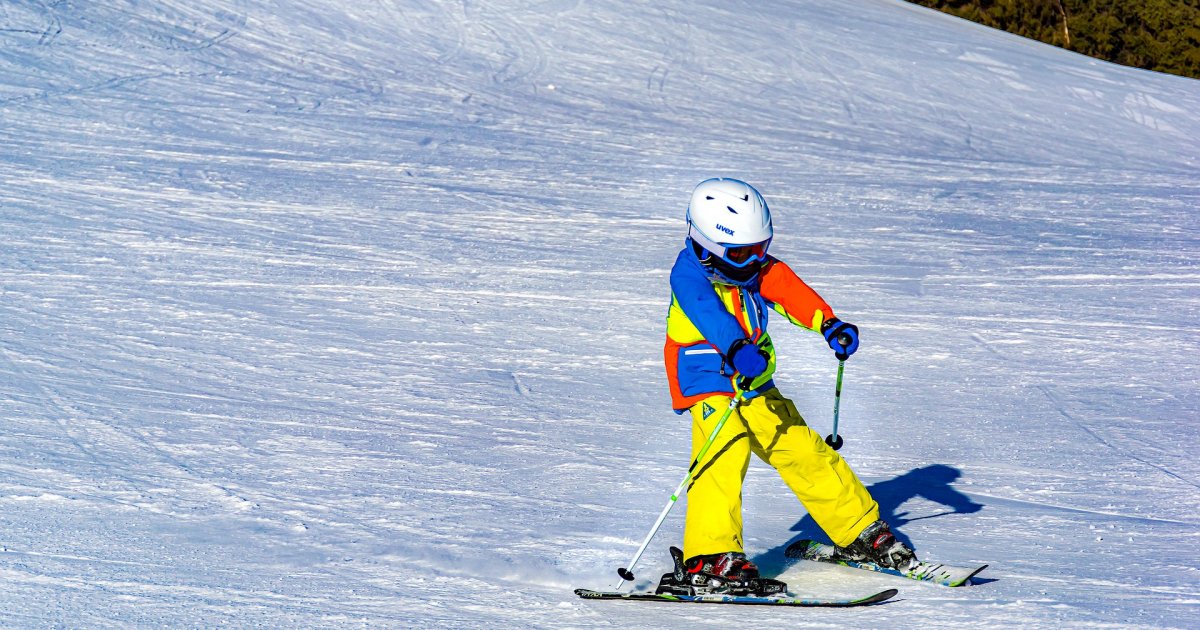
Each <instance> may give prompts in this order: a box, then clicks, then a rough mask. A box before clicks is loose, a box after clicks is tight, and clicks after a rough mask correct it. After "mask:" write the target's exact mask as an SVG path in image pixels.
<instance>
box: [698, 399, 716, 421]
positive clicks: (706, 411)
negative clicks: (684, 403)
mask: <svg viewBox="0 0 1200 630" xmlns="http://www.w3.org/2000/svg"><path fill="white" fill-rule="evenodd" d="M715 411H716V409H713V408H712V407H710V406H709V404H708V403H704V406H703V407H701V408H700V412H701V413H702V414H703V415H704V419H705V420H708V417H709V416H711V415H713V412H715Z"/></svg>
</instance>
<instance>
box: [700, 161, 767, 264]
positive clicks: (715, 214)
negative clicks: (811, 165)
mask: <svg viewBox="0 0 1200 630" xmlns="http://www.w3.org/2000/svg"><path fill="white" fill-rule="evenodd" d="M687 222H688V237H689V238H691V239H692V242H693V243H695V244H696V245H698V246H699V247H700V248H702V249H704V250H707V251H708V252H709V253H710V254H711V255H712V256H715V257H717V258H719V259H720V261H719V263H718V264H717V270H718V271H725V272H727V273H724V274H722V275H725V276H729V275H731V274H732V275H733V276H735V277H734V278H730V279H734V280H738V281H739V283H740V281H744V280H748V279H750V278H752V277H753V276H754V275H756V274H757V270H758V268H759V267H761V265H762V262H763V261H765V260H766V257H767V248H768V247H770V245H771V237H772V236H773V235H774V230H773V229H772V228H771V211H770V209H768V208H767V202H766V200H764V199H763V196H762V195H761V194H759V192H758V191H757V190H755V189H754V187H753V186H751V185H750V184H747V183H746V182H743V181H740V180H737V179H729V178H724V177H716V178H713V179H706V180H704V181H702V182H700V183H699V184H698V185H697V186H696V188H695V190H693V191H692V200H691V203H689V204H688V211H687ZM701 259H702V261H703V259H704V257H703V256H702V257H701ZM714 262H715V261H714Z"/></svg>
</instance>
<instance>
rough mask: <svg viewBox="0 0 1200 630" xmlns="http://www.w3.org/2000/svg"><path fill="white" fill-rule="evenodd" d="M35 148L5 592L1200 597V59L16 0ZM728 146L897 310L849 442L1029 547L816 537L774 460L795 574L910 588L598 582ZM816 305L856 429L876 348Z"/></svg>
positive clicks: (16, 322) (800, 238) (5, 435)
mask: <svg viewBox="0 0 1200 630" xmlns="http://www.w3.org/2000/svg"><path fill="white" fill-rule="evenodd" d="M0 142H2V144H0V146H2V147H3V149H2V153H0V156H2V159H0V234H2V237H3V241H2V245H0V584H3V588H0V614H2V619H0V625H4V626H6V627H47V626H56V625H61V626H66V627H106V626H123V627H127V626H217V625H234V626H249V625H264V626H290V627H339V626H363V625H369V626H393V627H454V628H463V627H515V626H523V627H544V628H557V627H647V628H650V627H693V626H695V625H696V624H697V623H702V624H713V625H722V626H727V625H728V624H731V623H735V622H736V623H738V624H740V625H741V626H745V627H764V628H765V627H781V626H784V625H785V624H786V625H788V626H796V625H824V626H828V625H847V626H893V625H899V624H902V623H910V622H912V620H914V619H920V620H922V621H923V622H925V623H928V624H932V625H935V626H941V627H948V626H952V625H959V626H963V625H967V624H971V625H973V626H975V625H982V626H1011V625H1027V626H1037V627H1047V626H1057V627H1093V626H1096V625H1099V624H1105V625H1109V626H1113V627H1134V626H1138V627H1144V626H1154V627H1178V628H1183V627H1196V626H1197V625H1200V552H1197V548H1198V547H1200V516H1198V515H1197V513H1196V512H1197V507H1198V506H1200V464H1198V463H1197V459H1196V455H1195V453H1196V452H1197V451H1200V430H1198V429H1197V428H1196V427H1197V420H1200V413H1198V410H1200V388H1198V387H1197V382H1198V373H1200V372H1198V369H1197V368H1198V367H1200V359H1198V357H1200V332H1198V331H1197V328H1198V326H1197V325H1198V324H1200V291H1198V289H1200V264H1198V263H1197V254H1198V252H1200V247H1198V244H1200V219H1198V218H1197V214H1196V212H1197V208H1198V207H1200V149H1198V148H1197V147H1198V146H1200V83H1198V82H1196V81H1194V80H1188V79H1182V78H1177V77H1171V76H1166V75H1160V74H1153V73H1148V72H1144V71H1139V70H1133V69H1128V68H1122V67H1117V66H1113V65H1109V64H1105V63H1102V62H1097V61H1094V60H1091V59H1087V58H1084V57H1080V56H1077V55H1074V54H1071V53H1068V52H1064V51H1062V50H1059V49H1055V48H1051V47H1048V46H1044V45H1040V44H1037V43H1034V42H1030V41H1026V40H1022V39H1019V38H1016V37H1013V36H1010V35H1007V34H1004V33H998V32H993V31H990V30H987V29H984V28H981V27H977V26H975V25H972V24H969V23H966V22H963V21H960V20H956V19H953V18H949V17H947V16H944V15H941V14H938V13H935V12H931V11H927V10H924V9H920V8H917V7H913V6H911V5H907V4H905V3H902V2H899V1H898V0H862V1H860V2H853V3H850V2H838V1H835V0H810V1H805V2H750V1H747V0H743V1H723V2H716V1H712V0H708V1H702V2H683V1H682V0H664V1H656V2H613V1H608V0H604V1H597V2H580V1H571V0H548V1H545V2H515V1H512V0H496V1H494V2H487V3H477V2H466V1H464V2H461V3H449V2H429V1H421V0H413V1H405V2H401V1H399V0H397V1H394V2H392V1H379V2H346V1H343V2H336V1H334V0H325V1H319V0H187V1H183V0H157V1H154V2H151V1H149V0H114V1H112V2H104V3H92V2H78V3H69V2H59V1H54V2H50V1H39V0H16V1H10V2H5V3H4V4H3V5H0ZM714 175H729V176H737V177H741V178H743V179H746V180H747V181H750V182H752V183H754V184H755V185H756V186H758V187H759V188H760V190H762V191H763V193H764V194H765V195H766V197H767V199H768V201H769V202H770V203H771V205H772V208H773V210H774V214H775V221H776V230H777V238H776V239H775V242H774V244H773V246H772V251H773V253H775V254H776V255H778V256H780V257H782V258H784V259H786V260H789V261H790V262H791V263H792V264H793V266H794V267H795V268H796V269H797V270H798V271H799V272H800V273H801V275H802V276H804V277H805V278H806V279H807V280H808V281H809V282H810V284H812V285H813V286H814V287H815V288H816V289H817V290H818V291H820V292H821V293H822V294H823V295H824V296H825V297H826V299H828V300H829V301H830V302H831V303H832V304H833V305H834V308H835V309H837V311H838V312H839V314H840V315H841V316H842V317H844V318H845V319H847V320H849V321H853V322H855V323H857V324H858V325H859V326H860V327H861V329H862V331H863V350H862V351H861V352H860V353H859V354H858V355H856V356H855V357H854V358H853V359H852V360H851V361H850V362H848V364H847V369H846V385H845V389H844V393H843V400H842V409H841V421H842V427H841V428H842V431H843V434H844V437H845V439H846V442H847V444H846V447H845V448H844V449H843V450H842V453H843V454H844V455H845V456H846V457H847V459H848V460H849V461H850V462H851V464H852V465H853V466H854V467H855V469H856V470H857V471H858V472H859V474H860V475H861V476H862V477H863V478H864V480H866V481H867V482H868V484H869V485H871V486H872V489H873V491H874V493H875V495H876V497H877V498H878V499H879V500H880V503H881V506H882V507H883V509H884V512H885V514H886V515H887V516H888V518H889V519H890V520H891V521H892V522H893V523H894V524H896V525H898V528H899V530H900V532H901V533H902V534H903V536H904V537H905V538H907V539H908V540H910V541H911V542H913V543H914V544H915V546H916V547H917V550H918V552H919V553H920V554H922V555H923V556H924V557H927V558H933V559H938V560H942V561H945V562H951V563H967V562H988V563H991V565H992V566H991V568H990V569H988V570H987V572H986V573H984V577H985V578H986V579H984V580H982V582H983V583H982V584H979V585H976V586H973V587H970V588H963V589H953V590H952V589H946V588H941V587H936V586H925V585H920V584H911V585H910V584H897V583H896V581H895V580H894V579H892V578H888V577H886V576H874V575H868V574H862V573H859V572H853V571H852V570H849V569H842V568H839V567H827V566H814V565H813V564H812V563H799V564H788V563H787V562H785V559H784V558H783V556H782V549H783V548H784V546H786V544H787V543H788V542H789V541H791V540H794V539H796V538H798V537H800V536H804V535H812V534H815V533H817V532H815V530H814V529H813V526H812V523H811V521H810V520H806V519H805V518H804V511H803V509H802V507H801V506H799V505H797V504H796V502H795V501H794V499H793V497H792V496H791V495H790V493H789V492H788V491H787V489H786V488H785V487H783V485H782V484H781V483H780V482H779V481H778V480H777V479H776V478H775V476H774V474H773V473H772V472H771V471H770V470H769V469H768V468H766V467H765V466H764V465H762V464H761V463H758V462H756V463H754V464H753V465H752V466H751V470H750V473H749V476H748V479H747V487H746V512H747V518H746V520H747V529H746V539H747V546H748V551H749V552H750V554H751V555H752V556H753V557H754V558H755V559H756V560H757V561H758V562H759V563H760V564H761V565H762V566H764V567H765V568H767V569H769V570H772V571H778V572H781V573H782V578H783V579H785V580H786V581H788V582H789V583H790V584H791V585H792V591H793V592H795V593H800V594H803V595H812V596H838V595H854V594H864V593H867V592H872V591H874V590H879V589H882V588H887V587H892V586H895V587H898V588H900V589H901V597H900V598H899V600H898V601H895V602H893V603H889V604H886V605H883V606H878V607H874V608H870V609H856V610H782V611H780V610H760V609H745V608H741V607H716V608H714V607H702V608H696V609H694V608H686V607H671V606H649V605H636V604H626V603H608V602H585V601H582V600H579V599H577V598H575V597H574V595H572V594H571V588H573V587H578V586H586V587H607V586H610V585H612V584H613V583H615V582H616V575H615V571H614V570H615V568H616V567H618V566H623V565H624V564H625V563H626V562H627V561H628V559H629V557H630V556H631V555H632V554H633V552H634V551H635V549H636V547H637V544H638V543H639V542H640V541H641V539H642V537H643V536H644V535H645V533H646V531H647V529H648V528H649V526H650V525H651V524H652V522H653V519H654V517H655V515H656V514H657V513H658V511H659V509H660V508H661V507H662V504H663V503H664V502H665V501H666V498H667V494H668V493H669V491H670V489H671V488H673V487H674V485H675V484H676V483H677V482H678V480H679V478H680V477H681V476H682V474H683V472H684V470H685V468H686V465H687V461H686V457H687V454H686V448H687V446H686V443H687V433H686V431H687V429H686V426H687V425H686V424H685V423H684V422H683V421H681V419H680V418H678V417H677V416H675V415H674V414H673V413H672V412H671V411H670V409H669V405H668V396H667V392H666V387H665V383H664V379H663V376H662V366H661V342H662V335H663V329H664V327H663V317H664V315H665V310H666V305H667V299H668V287H667V271H668V269H669V266H670V264H671V262H672V261H673V259H674V256H675V254H676V252H677V251H678V248H679V246H680V244H681V241H682V238H683V234H684V228H683V211H684V207H685V204H686V199H687V194H688V192H689V190H690V188H691V187H692V186H693V185H694V184H695V183H696V182H697V181H699V180H701V179H703V178H705V177H709V176H714ZM774 329H777V330H775V339H776V343H777V345H778V346H779V351H780V356H781V362H782V368H781V371H780V374H779V377H778V382H779V383H780V386H781V388H782V389H783V390H784V392H785V393H786V394H788V395H790V396H791V397H793V399H794V400H795V401H796V403H797V405H798V406H799V408H800V410H801V412H802V413H804V414H805V416H806V417H807V418H808V420H809V422H810V423H811V424H812V425H813V426H814V427H816V428H818V429H819V430H821V431H822V432H827V431H828V429H829V424H830V416H831V412H832V389H833V375H834V371H835V367H836V362H835V361H834V359H833V358H832V356H831V354H830V353H829V352H828V351H827V350H824V349H822V345H823V344H822V343H821V341H820V339H819V338H818V337H816V336H814V335H811V334H808V333H804V332H803V331H798V330H797V331H788V330H786V329H785V324H784V323H783V322H779V321H776V323H775V325H774V327H773V330H774ZM681 507H682V506H681ZM681 514H682V510H677V512H676V513H675V514H673V515H672V517H671V518H670V519H669V520H668V522H667V525H666V526H665V527H664V529H663V531H662V532H661V533H660V534H659V537H658V538H657V539H656V541H655V543H654V544H653V545H652V547H651V549H650V551H649V553H648V554H647V556H646V559H645V560H644V561H643V562H642V564H641V565H640V566H639V567H638V573H639V576H640V577H641V581H640V583H641V584H642V585H645V584H647V583H648V582H649V581H650V580H652V579H653V578H654V577H656V575H657V574H658V573H659V572H661V571H663V570H666V568H667V565H668V558H667V554H666V547H667V545H668V544H672V543H676V542H677V541H678V540H679V539H680V531H681V522H682V516H681Z"/></svg>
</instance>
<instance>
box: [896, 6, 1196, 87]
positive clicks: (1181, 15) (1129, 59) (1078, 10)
mask: <svg viewBox="0 0 1200 630" xmlns="http://www.w3.org/2000/svg"><path fill="white" fill-rule="evenodd" d="M908 1H909V2H912V3H913V4H919V5H922V6H925V7H930V8H933V9H938V10H939V11H943V12H945V13H949V14H951V15H955V16H958V17H961V18H964V19H967V20H971V21H972V22H977V23H979V24H983V25H986V26H990V27H992V28H998V29H1003V30H1005V31H1008V32H1010V33H1014V34H1016V35H1021V36H1023V37H1028V38H1031V39H1036V40H1039V41H1042V42H1046V43H1047V44H1053V45H1055V46H1059V47H1062V48H1066V49H1067V50H1073V51H1075V52H1078V53H1082V54H1084V55H1088V56H1091V57H1095V58H1097V59H1104V60H1106V61H1112V62H1115V63H1119V64H1122V65H1126V66H1133V67H1135V68H1144V69H1146V70H1155V71H1157V72H1167V73H1170V74H1177V75H1181V76H1185V77H1191V78H1193V79H1200V0H1175V1H1171V0H908Z"/></svg>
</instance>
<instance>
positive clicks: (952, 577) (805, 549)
mask: <svg viewBox="0 0 1200 630" xmlns="http://www.w3.org/2000/svg"><path fill="white" fill-rule="evenodd" d="M784 555H785V556H787V557H789V558H802V559H804V560H815V561H817V562H829V563H832V564H840V565H842V566H844V567H853V568H855V569H866V570H868V571H876V572H878V573H887V574H888V575H895V576H899V577H903V578H908V579H910V580H917V581H918V582H929V583H931V584H941V585H942V586H962V585H963V584H966V583H967V582H968V581H970V579H971V578H972V577H975V575H977V574H978V573H979V572H980V571H982V570H984V569H986V568H987V566H988V565H986V564H983V565H979V566H976V567H955V566H950V565H947V564H936V563H933V562H921V561H918V562H917V563H916V564H915V565H913V566H912V567H910V568H909V569H908V570H907V571H900V570H897V569H890V568H887V567H882V566H879V565H878V564H875V563H874V562H867V561H857V560H847V559H846V558H842V557H840V556H839V555H838V552H837V547H834V546H833V545H825V544H822V543H819V542H816V541H813V540H798V541H796V542H794V543H792V544H791V545H788V548H787V550H786V551H784Z"/></svg>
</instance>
